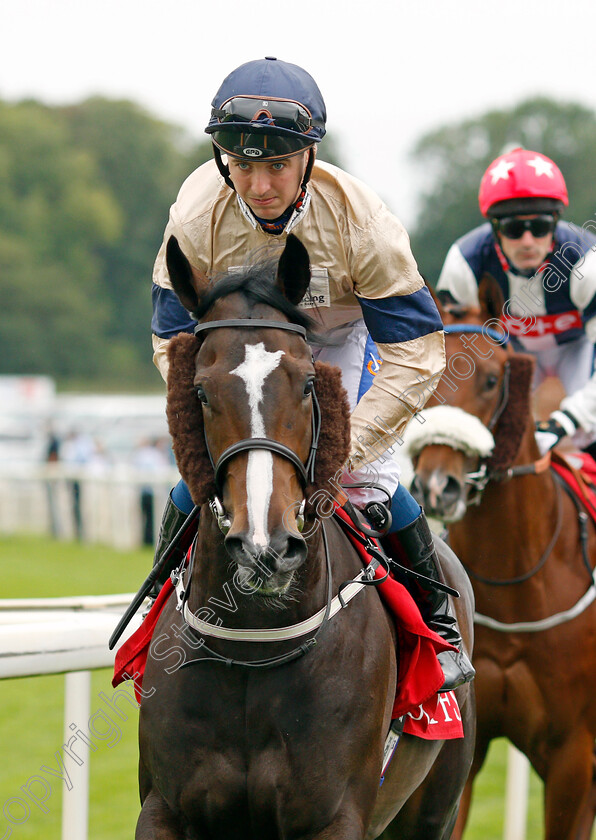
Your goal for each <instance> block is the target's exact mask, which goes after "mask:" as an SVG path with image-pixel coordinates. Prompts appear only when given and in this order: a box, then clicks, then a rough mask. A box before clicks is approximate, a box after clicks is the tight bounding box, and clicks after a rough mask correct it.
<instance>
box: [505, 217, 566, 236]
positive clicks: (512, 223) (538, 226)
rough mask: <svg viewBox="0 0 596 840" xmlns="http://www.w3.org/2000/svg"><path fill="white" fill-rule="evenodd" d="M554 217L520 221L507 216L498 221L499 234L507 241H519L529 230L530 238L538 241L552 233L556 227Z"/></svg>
mask: <svg viewBox="0 0 596 840" xmlns="http://www.w3.org/2000/svg"><path fill="white" fill-rule="evenodd" d="M556 224H557V222H556V220H555V217H554V216H548V215H544V216H534V218H533V219H520V218H518V217H517V216H507V217H506V218H504V219H499V226H498V229H499V232H500V233H502V234H503V236H506V237H507V239H521V238H522V236H523V235H524V233H525V232H526V231H527V230H529V231H530V233H531V234H532V236H535V237H536V238H537V239H539V238H540V237H541V236H547V234H549V233H553V231H554V229H555V227H556Z"/></svg>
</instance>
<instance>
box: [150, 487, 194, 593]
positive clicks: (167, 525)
mask: <svg viewBox="0 0 596 840" xmlns="http://www.w3.org/2000/svg"><path fill="white" fill-rule="evenodd" d="M187 516H188V514H187V513H183V512H182V511H181V510H180V508H179V507H177V506H176V505H175V504H174V502H173V501H172V494H171V493H170V495H169V496H168V500H167V502H166V506H165V508H164V512H163V516H162V518H161V525H160V526H159V536H158V538H157V545H156V547H155V554H154V556H153V565H154V566H156V565H157V564H158V563H159V561H160V560H161V558H162V556H163V553H164V551H165V550H166V549H167V548H168V546H169V545H170V543H171V542H172V540H173V538H174V537H175V536H176V534H177V533H178V531H179V530H180V528H181V527H182V525H183V523H184V521H185V520H186V518H187ZM185 548H186V547H185ZM183 551H184V549H183V548H182V547H180V548H177V549H176V550H175V551H174V552H173V554H172V556H171V558H170V562H168V563H167V564H166V566H164V568H163V569H162V570H161V571H160V573H159V575H158V577H157V580H156V581H155V583H154V584H153V588H152V590H151V592H150V593H149V597H150V598H151V602H153V601H155V599H156V598H157V596H158V595H159V593H160V592H161V588H162V586H163V585H164V583H165V582H166V580H167V579H168V578H169V576H170V572H171V571H172V570H173V569H175V568H176V566H179V565H180V563H181V562H182V557H183Z"/></svg>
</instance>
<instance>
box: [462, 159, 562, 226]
mask: <svg viewBox="0 0 596 840" xmlns="http://www.w3.org/2000/svg"><path fill="white" fill-rule="evenodd" d="M478 201H479V203H480V212H481V213H482V215H483V216H486V217H489V218H499V217H502V216H512V215H520V216H521V215H528V214H531V213H553V212H558V211H560V210H561V209H562V208H563V206H565V207H566V206H567V205H568V204H569V198H568V196H567V187H566V185H565V179H564V178H563V175H562V174H561V170H560V169H559V167H558V166H557V164H556V163H554V162H553V161H552V160H551V159H550V158H547V157H546V155H541V154H540V152H531V151H529V150H528V149H513V151H511V152H507V154H504V155H500V157H498V158H496V159H495V160H493V162H492V163H491V164H490V166H489V167H488V169H487V170H486V172H485V173H484V175H483V176H482V181H481V182H480V191H479V193H478Z"/></svg>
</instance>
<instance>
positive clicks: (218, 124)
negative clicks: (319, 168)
mask: <svg viewBox="0 0 596 840" xmlns="http://www.w3.org/2000/svg"><path fill="white" fill-rule="evenodd" d="M211 105H212V110H211V119H210V120H209V125H208V126H207V128H206V129H205V131H206V133H207V134H211V136H212V140H213V143H214V144H215V146H216V147H217V148H218V149H219V150H221V151H222V152H225V153H226V154H229V155H232V156H234V157H247V158H250V159H252V160H272V159H278V158H284V157H289V156H291V155H295V154H297V153H298V152H301V151H303V150H304V149H308V148H309V147H311V146H313V145H314V144H315V143H319V142H320V141H321V140H322V139H323V137H324V135H325V121H326V119H327V113H326V110H325V102H324V100H323V97H322V95H321V91H320V90H319V88H318V86H317V83H316V82H315V80H314V79H313V78H312V76H311V75H310V74H309V73H307V72H306V70H303V69H302V68H301V67H298V65H296V64H289V63H288V62H286V61H280V60H278V59H277V58H272V57H270V56H268V57H267V58H264V59H259V60H257V61H249V62H247V63H246V64H242V65H241V66H240V67H237V68H236V69H235V70H232V72H231V73H230V74H229V75H228V76H226V78H225V79H224V81H223V83H222V85H221V87H220V89H219V90H218V91H217V93H216V94H215V97H214V99H213V102H212V103H211Z"/></svg>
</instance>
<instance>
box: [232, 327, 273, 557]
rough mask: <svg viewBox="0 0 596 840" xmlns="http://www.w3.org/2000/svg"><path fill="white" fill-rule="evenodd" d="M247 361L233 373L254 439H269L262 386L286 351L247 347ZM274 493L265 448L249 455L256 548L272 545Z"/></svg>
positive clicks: (248, 477) (270, 457)
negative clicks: (242, 387)
mask: <svg viewBox="0 0 596 840" xmlns="http://www.w3.org/2000/svg"><path fill="white" fill-rule="evenodd" d="M244 349H245V353H246V356H245V359H244V361H243V362H242V364H240V365H238V367H237V368H234V370H232V371H230V373H233V374H234V375H235V376H239V377H240V378H241V379H242V381H243V382H244V384H245V386H246V392H247V394H248V407H249V409H250V433H251V436H252V437H266V433H265V421H264V418H263V415H262V414H261V402H262V400H263V385H264V384H265V380H266V379H267V377H268V376H269V374H270V373H271V372H272V371H274V370H275V368H276V367H277V366H278V365H279V360H280V359H281V357H282V356H283V354H284V351H283V350H276V351H275V352H274V353H271V352H269V351H268V350H265V345H264V344H263V342H259V343H258V344H247V345H246V346H245V348H244ZM272 492H273V455H272V454H271V452H267V451H265V450H263V449H254V450H251V451H250V452H249V453H248V464H247V467H246V500H247V507H248V524H249V528H250V530H251V534H250V537H251V539H252V542H253V543H254V545H255V546H259V547H261V548H265V547H266V546H267V545H268V544H269V532H268V531H267V517H268V513H269V501H270V499H271V493H272Z"/></svg>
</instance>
